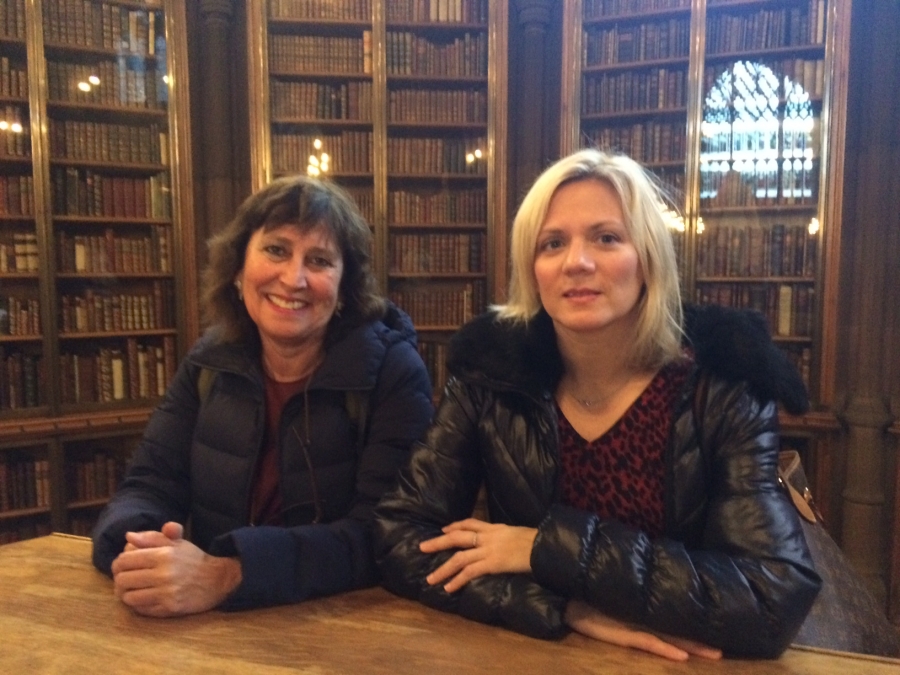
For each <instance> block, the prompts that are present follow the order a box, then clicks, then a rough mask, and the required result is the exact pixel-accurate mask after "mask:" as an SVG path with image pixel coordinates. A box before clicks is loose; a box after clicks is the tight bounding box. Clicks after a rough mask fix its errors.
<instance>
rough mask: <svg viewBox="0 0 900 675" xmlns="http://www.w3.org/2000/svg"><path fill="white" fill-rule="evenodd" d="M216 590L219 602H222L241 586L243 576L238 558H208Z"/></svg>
mask: <svg viewBox="0 0 900 675" xmlns="http://www.w3.org/2000/svg"><path fill="white" fill-rule="evenodd" d="M209 557H210V562H211V564H212V569H213V571H214V578H215V580H216V588H217V589H218V595H219V602H223V601H224V600H225V599H226V598H228V596H229V595H231V594H232V593H233V592H234V591H235V589H236V588H237V587H238V586H240V585H241V581H243V578H244V575H243V570H242V568H241V559H240V558H221V557H217V556H209Z"/></svg>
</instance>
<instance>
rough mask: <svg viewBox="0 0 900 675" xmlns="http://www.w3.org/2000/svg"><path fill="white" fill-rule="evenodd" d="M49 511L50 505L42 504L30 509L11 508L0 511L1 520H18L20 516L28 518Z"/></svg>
mask: <svg viewBox="0 0 900 675" xmlns="http://www.w3.org/2000/svg"><path fill="white" fill-rule="evenodd" d="M49 513H50V507H49V506H40V507H34V508H28V509H10V510H8V511H0V520H16V519H19V518H28V517H31V516H42V515H46V514H49Z"/></svg>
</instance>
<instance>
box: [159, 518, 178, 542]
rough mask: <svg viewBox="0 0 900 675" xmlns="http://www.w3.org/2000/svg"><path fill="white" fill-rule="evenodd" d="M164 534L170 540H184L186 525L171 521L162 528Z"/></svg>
mask: <svg viewBox="0 0 900 675" xmlns="http://www.w3.org/2000/svg"><path fill="white" fill-rule="evenodd" d="M161 531H162V533H163V534H164V535H166V536H167V537H168V538H169V539H172V540H178V539H183V538H184V525H182V524H181V523H176V522H173V521H169V522H168V523H166V524H165V525H163V526H162V530H161Z"/></svg>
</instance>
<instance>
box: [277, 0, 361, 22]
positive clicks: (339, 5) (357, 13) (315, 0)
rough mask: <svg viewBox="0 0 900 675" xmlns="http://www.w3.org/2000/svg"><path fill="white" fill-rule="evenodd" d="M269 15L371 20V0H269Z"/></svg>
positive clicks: (297, 17)
mask: <svg viewBox="0 0 900 675" xmlns="http://www.w3.org/2000/svg"><path fill="white" fill-rule="evenodd" d="M269 17H270V18H272V19H324V20H336V21H371V20H372V0H269Z"/></svg>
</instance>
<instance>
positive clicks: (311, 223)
mask: <svg viewBox="0 0 900 675" xmlns="http://www.w3.org/2000/svg"><path fill="white" fill-rule="evenodd" d="M285 224H292V225H296V226H297V228H299V229H300V231H301V232H308V231H309V230H311V229H313V228H316V227H324V228H325V229H326V230H327V231H328V232H329V233H330V234H331V236H332V237H334V241H335V242H336V243H337V245H338V248H339V249H340V252H341V257H342V258H343V262H344V272H343V275H342V276H341V283H340V287H339V289H338V297H339V298H340V300H341V303H342V308H341V311H340V312H339V313H338V312H336V313H335V315H334V316H332V318H331V322H330V323H329V325H328V332H327V334H326V343H329V342H330V341H331V340H333V339H334V337H335V335H336V334H338V333H343V332H344V330H346V329H349V328H352V327H353V326H356V325H359V324H361V323H364V322H366V321H370V320H373V319H378V318H381V317H382V316H383V315H384V312H385V308H386V303H385V300H384V297H383V296H382V295H381V294H380V293H379V291H378V284H377V281H376V279H375V276H374V274H373V273H372V262H371V254H370V251H371V248H372V232H371V230H370V229H369V225H368V224H367V223H366V221H365V219H364V218H363V216H362V214H361V213H360V212H359V209H358V208H357V207H356V204H355V203H354V201H353V199H352V198H350V197H349V196H348V195H347V193H346V192H344V191H343V190H342V189H341V188H340V187H338V186H337V185H335V184H333V183H330V182H327V181H322V180H318V179H316V178H311V177H308V176H303V175H298V176H289V177H285V178H280V179H278V180H275V181H273V182H272V183H270V184H269V185H267V186H266V187H264V188H263V189H262V190H260V191H259V192H256V193H255V194H253V195H251V196H250V197H248V198H247V199H246V200H245V201H244V203H243V204H241V206H240V207H239V208H238V210H237V213H236V214H235V216H234V218H233V219H232V221H231V222H230V223H228V225H227V226H225V228H224V229H223V230H222V231H221V232H219V233H218V234H216V235H214V236H213V237H211V238H210V239H209V241H208V242H207V246H208V247H209V264H208V265H207V267H206V269H205V270H204V272H203V279H202V289H201V294H200V300H201V307H202V314H203V323H204V325H205V326H206V327H216V328H217V329H218V331H217V337H218V339H219V340H220V341H223V342H225V341H228V342H232V341H234V342H250V343H256V342H258V340H259V332H258V331H257V328H256V324H254V323H253V320H252V319H251V318H250V315H249V314H248V313H247V309H246V307H245V306H244V302H243V300H241V298H240V296H239V295H238V292H237V289H236V288H235V285H234V281H235V278H236V277H237V275H238V273H239V272H240V271H241V270H242V269H243V267H244V257H245V255H246V251H247V245H248V243H249V241H250V238H251V237H252V236H253V234H254V233H255V232H256V231H257V230H259V229H260V228H266V229H272V228H275V227H280V226H282V225H285Z"/></svg>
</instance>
